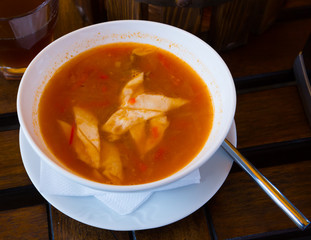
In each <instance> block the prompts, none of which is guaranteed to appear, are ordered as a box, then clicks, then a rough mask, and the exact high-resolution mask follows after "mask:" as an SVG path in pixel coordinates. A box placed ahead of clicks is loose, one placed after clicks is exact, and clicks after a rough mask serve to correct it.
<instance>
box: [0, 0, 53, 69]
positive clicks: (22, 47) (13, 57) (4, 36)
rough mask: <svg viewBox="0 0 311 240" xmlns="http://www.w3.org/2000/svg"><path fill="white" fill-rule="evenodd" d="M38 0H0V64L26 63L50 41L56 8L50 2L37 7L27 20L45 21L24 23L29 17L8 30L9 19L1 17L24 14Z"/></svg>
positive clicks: (32, 7) (38, 3)
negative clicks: (35, 24) (39, 7)
mask: <svg viewBox="0 0 311 240" xmlns="http://www.w3.org/2000/svg"><path fill="white" fill-rule="evenodd" d="M42 2H43V0H27V1H25V0H0V29H1V32H0V66H5V67H10V68H23V67H27V66H28V64H29V63H30V61H31V60H32V59H33V58H34V57H35V56H36V55H37V54H38V52H40V51H41V50H42V49H43V48H44V47H45V46H46V45H48V44H49V43H50V42H51V41H52V38H53V29H54V26H55V23H56V18H57V8H55V9H56V10H52V8H51V7H50V6H45V7H44V8H46V9H44V10H43V11H42V13H41V12H40V11H37V13H35V14H34V15H33V17H32V19H31V21H33V22H36V21H37V20H38V22H39V21H41V22H42V23H43V22H45V23H44V24H41V25H39V24H38V27H33V25H31V24H29V25H27V24H26V22H27V21H28V20H29V19H27V18H26V19H25V20H24V19H23V20H22V21H21V24H20V25H18V24H16V25H15V29H14V30H12V27H11V23H8V21H4V19H3V18H4V17H5V18H11V17H12V18H13V17H16V16H21V15H24V14H25V13H27V12H30V11H33V10H34V9H36V8H37V7H38V6H39V5H40V4H42ZM1 18H2V19H1ZM46 19H49V20H48V21H46ZM19 27H20V28H21V29H19ZM16 32H18V33H17V34H16Z"/></svg>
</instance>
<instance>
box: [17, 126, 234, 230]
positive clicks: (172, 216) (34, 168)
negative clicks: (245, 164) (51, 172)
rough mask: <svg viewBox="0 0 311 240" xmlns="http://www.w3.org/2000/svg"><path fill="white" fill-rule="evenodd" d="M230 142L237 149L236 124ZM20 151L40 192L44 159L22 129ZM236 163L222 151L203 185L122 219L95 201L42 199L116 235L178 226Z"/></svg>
mask: <svg viewBox="0 0 311 240" xmlns="http://www.w3.org/2000/svg"><path fill="white" fill-rule="evenodd" d="M227 139H228V140H229V141H230V142H231V143H232V144H233V145H236V142H237V137H236V126H235V123H234V122H233V124H232V126H231V129H230V131H229V133H228V135H227ZM20 151H21V156H22V160H23V163H24V166H25V169H26V172H27V173H28V175H29V178H30V180H31V181H32V183H33V184H34V186H35V187H36V188H37V190H38V191H39V180H40V179H39V177H40V162H41V161H40V158H39V156H38V155H37V154H36V153H35V151H34V150H33V149H32V148H31V146H30V144H29V143H28V141H27V139H26V138H25V135H24V133H23V130H22V129H20ZM231 166H232V159H231V158H230V157H229V156H228V155H227V154H226V153H225V152H224V150H223V149H222V148H219V149H218V150H217V152H216V153H215V154H214V155H213V157H212V158H211V159H209V160H208V161H207V162H206V163H205V164H204V165H203V166H202V167H201V168H200V174H201V182H200V183H199V184H193V185H189V186H186V187H181V188H177V189H173V190H166V191H159V192H155V193H153V194H152V196H151V197H150V198H149V199H148V200H147V201H146V202H145V203H144V204H143V205H141V206H140V207H139V208H138V209H137V210H136V211H135V212H133V213H131V214H128V215H119V214H117V213H115V212H114V211H113V210H111V209H110V208H108V207H107V206H105V205H104V204H103V203H101V202H100V201H99V200H97V199H96V198H94V197H66V196H56V195H48V194H43V193H41V192H40V191H39V192H40V193H41V195H42V196H43V197H44V198H45V199H46V200H47V201H48V202H49V203H50V204H51V205H53V206H54V207H55V208H56V209H58V210H59V211H61V212H62V213H64V214H66V215H67V216H69V217H71V218H73V219H75V220H77V221H79V222H82V223H84V224H87V225H90V226H93V227H98V228H103V229H110V230H116V231H130V230H142V229H150V228H156V227H161V226H164V225H167V224H170V223H173V222H176V221H178V220H180V219H182V218H184V217H186V216H188V215H190V214H191V213H193V212H195V211H196V210H197V209H199V208H200V207H202V206H203V205H204V204H205V203H206V202H207V201H208V200H210V199H211V198H212V197H213V196H214V194H215V193H216V192H217V191H218V190H219V188H220V187H221V186H222V184H223V183H224V181H225V179H226V178H227V176H228V174H229V172H230V169H231Z"/></svg>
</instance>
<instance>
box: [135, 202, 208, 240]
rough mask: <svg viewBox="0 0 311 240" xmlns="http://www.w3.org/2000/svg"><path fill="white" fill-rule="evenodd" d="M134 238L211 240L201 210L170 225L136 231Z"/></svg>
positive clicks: (143, 239)
mask: <svg viewBox="0 0 311 240" xmlns="http://www.w3.org/2000/svg"><path fill="white" fill-rule="evenodd" d="M177 201H178V200H177ZM189 204H191V203H189ZM136 238H137V240H149V239H161V240H171V239H191V240H201V239H206V240H208V239H211V238H210V233H209V229H208V225H207V222H206V216H205V213H204V210H203V208H201V209H199V210H198V211H196V212H195V213H193V214H191V215H190V216H188V217H186V218H184V219H182V220H180V221H178V222H175V223H172V224H170V225H167V226H164V227H160V228H155V229H150V230H141V231H136Z"/></svg>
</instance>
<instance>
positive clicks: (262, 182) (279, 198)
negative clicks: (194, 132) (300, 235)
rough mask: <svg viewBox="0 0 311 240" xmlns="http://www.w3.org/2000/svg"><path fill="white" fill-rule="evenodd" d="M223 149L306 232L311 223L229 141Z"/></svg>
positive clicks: (224, 144)
mask: <svg viewBox="0 0 311 240" xmlns="http://www.w3.org/2000/svg"><path fill="white" fill-rule="evenodd" d="M222 148H223V149H224V150H225V151H226V152H227V153H228V154H229V155H230V156H231V157H232V158H233V159H234V160H235V162H236V163H237V164H238V165H239V166H240V167H242V168H243V169H244V170H245V171H246V172H247V173H248V174H249V175H250V177H252V178H253V179H254V180H255V182H256V183H257V184H258V185H259V186H260V187H261V188H262V189H263V190H264V191H265V192H266V193H267V195H268V196H269V197H270V198H271V199H272V200H273V201H274V202H275V203H276V204H277V205H278V206H279V207H280V208H281V209H282V210H283V211H284V212H285V213H286V214H287V215H288V217H289V218H290V219H291V220H292V221H293V222H294V223H295V224H296V225H297V226H298V228H300V229H301V230H304V229H305V228H306V227H307V226H308V225H309V224H310V221H309V220H308V219H307V218H306V217H305V216H304V215H303V214H302V213H301V212H300V211H299V210H298V209H297V208H296V207H295V206H294V205H293V204H292V203H291V202H290V201H289V200H288V199H287V198H286V197H285V196H284V195H283V194H282V193H281V192H280V191H279V190H278V189H277V188H276V187H275V186H274V185H273V184H272V183H271V182H270V181H269V180H267V179H266V178H265V177H264V176H263V175H262V174H261V173H260V172H259V171H258V170H257V169H256V168H255V167H254V166H253V165H252V164H251V163H250V162H249V161H248V160H247V159H246V158H244V157H243V156H242V154H241V153H240V152H239V151H238V150H237V149H236V148H235V147H234V146H233V145H232V144H231V143H230V142H229V141H227V140H225V141H224V142H223V143H222Z"/></svg>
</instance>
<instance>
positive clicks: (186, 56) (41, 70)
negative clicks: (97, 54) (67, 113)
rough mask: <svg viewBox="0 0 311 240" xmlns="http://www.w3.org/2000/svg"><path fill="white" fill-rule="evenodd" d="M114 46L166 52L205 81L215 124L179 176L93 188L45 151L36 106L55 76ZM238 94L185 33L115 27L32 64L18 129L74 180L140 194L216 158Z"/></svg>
mask: <svg viewBox="0 0 311 240" xmlns="http://www.w3.org/2000/svg"><path fill="white" fill-rule="evenodd" d="M114 42H139V43H147V44H152V45H155V46H157V47H160V48H162V49H165V50H168V51H170V52H172V53H173V54H175V55H177V56H178V57H180V58H181V59H183V60H184V61H186V62H187V63H188V64H189V65H190V66H191V67H192V68H193V69H194V70H195V71H196V72H197V73H198V74H199V75H200V76H201V77H202V79H203V80H204V81H205V83H206V85H207V86H208V88H209V90H210V92H211V95H212V99H213V104H214V109H215V110H214V111H215V116H214V122H213V126H212V131H211V133H210V136H209V138H208V140H207V142H206V144H205V146H204V148H203V149H202V150H201V152H200V153H199V154H198V155H197V156H196V157H195V158H194V159H193V160H192V161H191V162H190V163H189V164H188V165H187V166H185V167H184V168H183V169H181V170H180V171H178V172H176V173H175V174H173V175H171V176H169V177H167V178H165V179H162V180H159V181H156V182H152V183H147V184H141V185H134V186H114V185H108V184H101V183H97V182H93V181H90V180H87V179H84V178H82V177H79V176H78V175H75V174H74V173H73V172H72V171H70V169H68V168H66V167H65V166H64V165H63V164H62V163H61V162H60V161H59V160H58V159H57V158H56V157H55V156H54V155H53V154H52V153H51V152H50V151H49V149H48V148H47V146H46V145H45V143H44V140H43V138H42V136H41V134H40V127H39V124H38V103H39V100H40V96H41V94H42V92H43V89H44V87H45V85H46V84H47V82H48V81H49V79H50V78H51V77H52V75H53V74H54V72H55V71H56V70H57V69H58V68H59V67H60V66H61V65H62V64H64V63H65V62H66V61H68V60H70V59H71V58H73V57H74V56H76V55H78V54H79V53H81V52H83V51H85V50H87V49H90V48H93V47H95V46H98V45H104V44H108V43H114ZM235 106H236V92H235V87H234V83H233V79H232V76H231V74H230V71H229V70H228V68H227V66H226V64H225V63H224V61H223V60H222V59H221V57H220V56H219V55H218V54H217V53H216V52H215V51H214V50H213V49H212V48H211V47H210V46H209V45H208V44H206V43H205V42H204V41H202V40H200V39H199V38H197V37H196V36H194V35H192V34H190V33H188V32H186V31H183V30H181V29H178V28H175V27H172V26H169V25H165V24H160V23H155V22H149V21H137V20H126V21H112V22H106V23H100V24H96V25H92V26H89V27H85V28H82V29H79V30H77V31H74V32H72V33H69V34H67V35H65V36H63V37H61V38H59V39H57V40H56V41H54V42H53V43H51V44H50V45H49V46H47V47H46V48H45V49H43V50H42V51H41V52H40V53H39V54H38V55H37V56H36V57H35V58H34V60H33V61H32V62H31V63H30V65H29V66H28V68H27V70H26V72H25V73H24V76H23V78H22V80H21V83H20V87H19V90H18V96H17V113H18V118H19V122H20V126H21V128H22V129H23V131H24V133H25V136H26V138H27V140H28V141H29V143H30V145H31V146H32V148H33V149H34V150H35V151H36V153H37V154H38V155H39V156H40V158H41V159H42V160H43V161H46V162H47V163H48V164H49V165H50V166H51V167H52V168H54V169H55V170H57V171H58V172H59V173H61V174H63V175H64V176H66V177H68V178H70V179H71V180H73V181H75V182H78V183H81V184H83V185H86V186H88V187H91V188H95V189H100V190H106V191H123V192H131V191H140V190H147V189H152V188H156V187H159V186H163V185H166V184H169V183H171V182H174V181H176V180H178V179H180V178H182V177H184V176H186V175H187V174H189V173H190V172H192V171H194V170H195V169H197V168H199V167H200V166H201V165H202V164H203V163H205V162H206V161H208V159H209V158H210V157H211V156H212V155H213V154H214V153H215V152H216V150H217V149H218V148H219V147H220V145H221V143H222V142H223V140H224V138H225V137H226V135H227V133H228V131H229V129H230V126H231V123H232V121H233V118H234V114H235Z"/></svg>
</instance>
